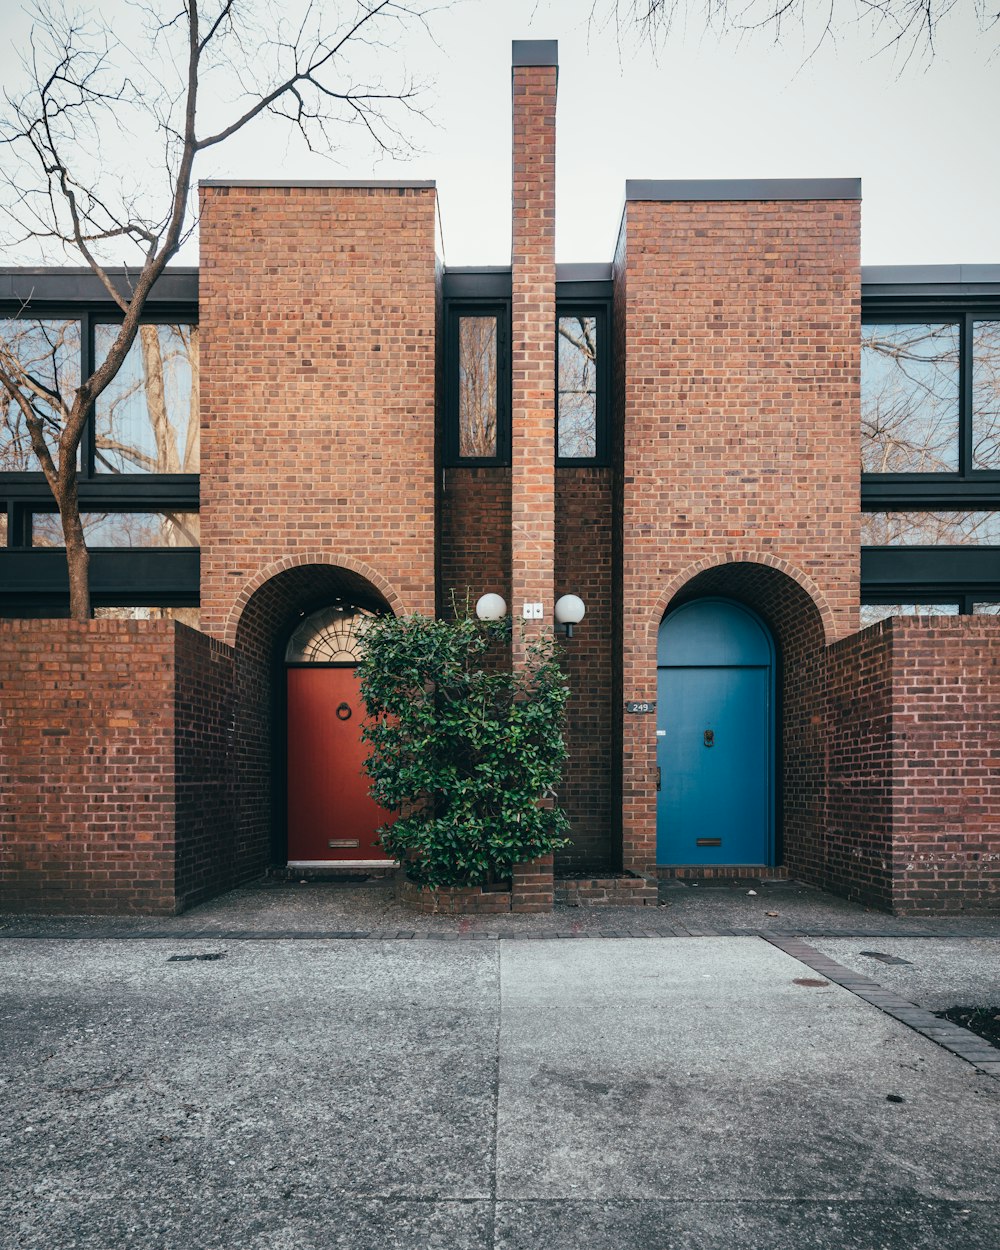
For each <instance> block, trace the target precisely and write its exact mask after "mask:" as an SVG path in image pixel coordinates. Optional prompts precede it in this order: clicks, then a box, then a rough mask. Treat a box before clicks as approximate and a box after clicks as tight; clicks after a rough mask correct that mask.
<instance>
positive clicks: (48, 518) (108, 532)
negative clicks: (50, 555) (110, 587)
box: [31, 512, 201, 547]
mask: <svg viewBox="0 0 1000 1250" xmlns="http://www.w3.org/2000/svg"><path fill="white" fill-rule="evenodd" d="M81 519H82V521H83V534H84V538H85V539H86V542H87V546H88V547H197V546H198V543H199V540H200V536H201V530H200V525H199V519H200V518H199V515H198V513H197V512H84V513H83V515H82V518H81ZM31 545H32V547H62V546H63V532H62V523H61V521H60V520H59V515H58V513H56V512H34V513H32V516H31Z"/></svg>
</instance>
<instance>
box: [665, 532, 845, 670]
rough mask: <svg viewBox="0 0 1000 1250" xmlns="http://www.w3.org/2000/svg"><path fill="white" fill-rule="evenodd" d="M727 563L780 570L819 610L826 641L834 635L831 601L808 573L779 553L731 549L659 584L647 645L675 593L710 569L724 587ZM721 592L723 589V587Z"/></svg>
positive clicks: (683, 591) (834, 625)
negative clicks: (777, 554)
mask: <svg viewBox="0 0 1000 1250" xmlns="http://www.w3.org/2000/svg"><path fill="white" fill-rule="evenodd" d="M730 565H760V566H762V567H764V568H768V569H774V570H776V571H777V572H778V573H783V574H784V575H785V577H788V578H791V580H792V581H793V582H795V583H796V585H797V586H799V587H800V588H801V589H802V590H803V591H805V593H806V595H808V597H809V599H810V600H811V602H812V605H813V607H814V608H815V609H816V611H817V612H818V614H819V618H820V621H821V622H822V627H823V640H824V642H825V643H827V644H828V645H829V643H830V642H832V641H833V640H834V639H835V638H836V637H837V630H836V622H835V620H834V616H833V612H832V610H831V608H830V605H829V604H828V603H827V601H826V596H825V595H824V594H823V592H822V591H821V590H820V588H819V587H818V586H817V585H816V583H815V582H814V581H813V579H812V578H811V577H810V576H809V575H808V573H803V571H802V570H801V569H799V568H796V566H795V565H794V564H789V562H788V561H787V560H782V559H780V558H779V557H778V556H774V555H771V554H769V553H767V552H757V551H733V552H728V553H726V554H725V555H719V556H706V557H705V559H703V560H698V561H697V562H696V563H694V564H689V565H688V567H687V568H686V569H684V570H683V571H682V572H680V573H678V574H677V575H676V576H675V577H673V578H671V580H670V581H669V582H668V583H667V584H666V586H664V587H663V588H662V590H661V591H660V593H659V594H658V595H657V596H656V599H655V601H654V603H653V605H652V608H651V611H650V614H649V617H648V622H647V629H648V631H649V645H650V646H651V647H652V648H653V650H654V654H655V648H656V638H657V633H658V631H659V628H660V622H661V621H662V620H663V617H664V615H665V614H666V612H667V609H668V608H669V607H670V605H671V604H672V603H673V601H674V600H675V599H677V598H678V596H681V595H683V594H684V593H685V590H686V589H689V588H691V587H692V584H693V583H694V582H695V579H700V580H701V581H702V583H704V582H705V581H708V580H710V579H708V578H704V577H703V575H704V574H707V573H710V571H711V570H719V571H720V574H721V575H720V574H717V575H716V577H715V578H712V579H711V580H716V581H718V582H719V584H720V587H724V584H725V580H726V579H725V576H724V570H725V569H726V568H727V567H728V566H730ZM723 593H724V590H723Z"/></svg>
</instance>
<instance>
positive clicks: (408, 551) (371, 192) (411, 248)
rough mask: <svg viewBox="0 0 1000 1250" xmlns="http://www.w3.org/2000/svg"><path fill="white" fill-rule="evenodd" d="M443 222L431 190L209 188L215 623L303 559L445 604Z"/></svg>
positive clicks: (206, 380) (204, 227)
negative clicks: (438, 526)
mask: <svg viewBox="0 0 1000 1250" xmlns="http://www.w3.org/2000/svg"><path fill="white" fill-rule="evenodd" d="M436 229H437V222H436V205H435V192H434V189H433V187H422V186H417V187H401V186H399V187H397V186H371V187H359V186H355V187H338V186H285V187H273V186H272V187H268V186H259V187H246V186H215V185H209V186H204V187H203V188H202V218H201V288H200V297H199V309H200V314H199V315H200V323H201V377H202V380H201V411H202V440H201V481H202V513H201V516H202V520H201V537H202V569H201V613H202V616H201V620H202V628H203V629H204V630H205V631H206V632H207V633H210V634H213V635H214V636H215V637H217V638H221V639H223V640H224V641H226V642H229V643H230V644H232V643H233V642H234V641H235V638H236V631H237V628H238V625H239V619H240V615H241V613H242V611H243V609H244V608H245V606H246V604H247V602H249V599H250V597H251V595H252V594H253V591H254V589H256V586H257V584H259V579H260V576H261V574H262V573H266V572H267V571H268V570H270V571H271V572H278V571H281V568H282V567H286V566H287V562H289V561H291V560H301V558H302V557H303V556H305V557H310V558H311V557H314V556H315V557H317V562H327V563H337V564H343V563H345V562H346V563H350V562H351V561H354V562H359V564H360V565H361V566H364V567H366V568H368V569H370V570H373V571H374V574H375V575H377V577H379V578H381V579H384V581H385V583H386V584H387V585H388V586H390V587H391V588H392V590H393V591H394V592H395V594H396V595H397V596H398V598H399V601H400V602H401V604H402V605H403V607H404V608H405V610H406V611H410V612H427V613H433V611H434V606H435V600H434V431H435V395H436V386H435V371H436V337H437V336H436V332H435V331H436V303H437V268H436V256H435V238H436ZM251 430H252V435H251V436H248V431H251ZM359 564H358V563H355V564H352V565H351V567H354V568H357V567H359Z"/></svg>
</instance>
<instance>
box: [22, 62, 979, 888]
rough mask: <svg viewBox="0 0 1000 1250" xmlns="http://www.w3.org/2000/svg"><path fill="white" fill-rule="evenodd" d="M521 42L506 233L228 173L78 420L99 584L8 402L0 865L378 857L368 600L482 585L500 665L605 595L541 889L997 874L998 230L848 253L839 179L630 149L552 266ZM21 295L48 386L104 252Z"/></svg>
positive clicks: (91, 335) (384, 201) (96, 311)
mask: <svg viewBox="0 0 1000 1250" xmlns="http://www.w3.org/2000/svg"><path fill="white" fill-rule="evenodd" d="M513 52H514V55H513V61H514V64H513V107H514V126H513V248H512V263H511V266H510V268H509V269H495V268H490V269H479V270H477V269H464V268H463V269H447V268H444V267H443V266H442V264H441V263H440V261H439V259H438V255H439V253H438V247H437V243H438V234H437V231H438V221H439V218H438V213H437V203H436V192H435V188H434V185H433V184H431V183H410V184H402V183H343V182H330V183H293V182H255V183H253V184H246V183H225V184H220V183H205V184H202V187H201V211H202V219H201V262H200V265H199V266H198V269H197V270H180V269H178V270H174V271H172V272H170V273H169V274H168V275H166V276H165V277H164V278H163V279H162V280H161V281H160V283H159V284H158V287H157V289H156V290H155V291H154V294H153V296H152V297H151V301H150V304H149V316H148V319H147V321H148V324H147V325H146V326H144V328H143V332H142V334H141V336H140V339H139V340H137V342H136V346H135V348H134V350H133V355H132V357H130V361H129V363H128V364H127V366H126V368H125V369H124V370H123V373H122V375H120V377H119V379H118V381H117V382H116V384H115V386H114V387H113V388H112V389H111V390H110V391H109V392H107V393H106V394H105V396H103V397H102V400H101V402H100V403H99V405H98V409H97V412H96V413H95V417H94V420H93V422H92V428H90V429H89V430H88V432H87V436H86V438H85V441H84V447H83V449H82V454H81V467H80V498H81V503H82V506H83V509H84V513H85V522H86V525H87V529H88V538H89V545H90V547H91V549H92V551H93V555H92V561H91V584H92V593H93V601H94V604H95V618H96V619H95V620H94V621H93V622H91V623H89V624H78V623H72V622H69V621H67V620H65V619H64V618H65V616H66V613H67V604H68V599H67V589H66V587H67V582H66V574H65V560H64V555H63V553H62V552H60V551H59V550H58V544H59V541H60V537H59V529H58V519H57V518H55V517H54V514H53V511H52V502H51V497H50V496H49V495H48V493H47V490H46V487H45V483H44V480H43V478H42V475H41V474H40V473H39V472H37V466H34V464H33V462H32V460H31V457H30V448H29V447H28V444H27V442H26V438H25V431H24V429H23V428H22V426H21V425H20V423H19V416H18V412H17V410H16V408H15V406H14V405H13V404H8V405H7V406H6V408H5V416H4V420H5V425H4V427H3V430H2V441H0V526H2V527H3V529H2V541H3V544H4V545H3V547H2V549H0V615H2V616H3V618H4V619H3V620H0V729H2V735H3V754H2V760H0V791H2V795H3V808H2V814H0V836H2V861H0V906H2V907H10V908H22V909H48V910H150V911H172V910H175V909H179V908H182V907H185V906H189V905H191V904H192V903H195V902H197V901H200V900H202V899H204V898H206V897H209V896H211V895H212V894H213V893H217V892H219V891H221V890H223V889H226V888H228V887H230V886H232V885H234V884H236V883H238V882H240V881H243V880H246V879H249V878H251V877H253V876H256V875H259V874H261V873H263V872H265V871H267V870H268V869H273V868H278V869H280V868H282V867H284V866H285V865H287V864H290V863H291V864H293V865H295V864H300V865H305V864H310V865H316V864H319V865H329V864H339V865H343V864H345V863H349V864H355V865H364V864H369V863H371V862H373V861H374V862H378V860H379V857H380V852H379V849H378V847H377V844H375V843H374V841H373V838H372V834H373V830H374V828H375V827H376V825H377V823H378V820H379V819H380V816H379V814H378V813H377V811H375V809H374V808H373V805H372V804H371V801H370V800H369V799H368V798H367V795H366V793H365V787H364V782H363V779H362V777H361V773H360V765H359V758H360V757H359V756H358V748H359V740H358V736H357V734H358V726H359V722H360V716H359V715H357V714H356V713H357V712H358V708H357V698H356V687H355V686H354V685H352V683H353V680H354V679H353V670H352V668H351V661H352V659H353V658H354V657H355V656H356V648H357V643H358V638H359V636H360V635H362V634H363V627H364V621H365V619H366V618H367V617H368V615H370V614H371V613H378V612H395V613H404V612H419V613H426V614H433V613H438V614H445V615H447V614H449V613H450V612H452V611H454V610H455V605H456V604H458V605H459V606H461V605H464V604H466V603H473V604H474V603H475V602H476V601H477V600H478V598H479V597H480V596H481V595H483V594H485V593H489V592H492V593H496V594H500V595H501V596H502V597H503V598H504V600H505V601H506V603H507V604H508V605H509V607H510V610H511V613H512V615H513V616H514V617H515V619H516V621H517V622H518V627H517V628H516V629H515V631H514V644H513V656H512V659H513V662H514V663H517V662H518V659H519V655H520V649H521V647H522V646H523V639H525V638H529V637H530V636H531V634H532V631H539V630H549V629H551V628H552V627H553V612H554V604H555V602H556V600H557V599H558V598H560V597H561V596H563V595H565V594H573V595H577V596H579V597H580V598H582V599H583V601H584V603H585V605H586V616H585V617H584V619H583V621H582V623H581V624H579V626H578V627H577V628H576V630H575V633H574V636H573V638H572V640H571V641H570V642H568V643H567V650H566V662H567V666H568V670H569V674H570V681H571V684H572V689H573V695H572V703H571V710H570V727H569V746H570V762H569V767H568V769H567V775H566V779H565V786H564V790H563V793H562V794H561V796H560V801H561V803H562V804H563V806H564V807H565V809H566V811H567V812H568V814H569V816H570V819H571V822H572V845H571V846H570V847H569V848H567V850H566V851H565V852H564V853H563V854H562V855H561V856H559V857H558V858H557V862H556V864H555V874H556V883H557V892H558V890H559V889H562V890H564V891H569V892H576V893H577V894H578V895H579V896H580V897H581V898H582V899H588V898H590V899H593V900H595V901H598V900H600V899H602V898H609V899H615V900H619V901H621V900H630V901H635V902H641V901H643V900H644V899H645V898H648V897H649V896H650V893H651V888H650V885H649V882H650V881H652V880H654V879H655V877H656V876H657V875H671V874H678V875H697V874H703V875H712V874H731V873H733V872H734V871H739V872H749V871H753V872H760V871H764V872H767V873H776V874H780V873H790V874H792V875H794V876H796V877H799V878H801V879H803V880H805V881H809V882H812V883H814V884H816V885H820V886H823V887H825V888H828V889H832V890H835V891H838V892H840V893H842V894H845V895H847V896H849V897H852V898H855V899H859V900H862V901H864V902H866V903H870V904H872V905H875V906H879V907H883V908H887V909H896V910H899V911H913V912H917V911H949V910H960V909H963V908H970V909H985V908H995V907H997V906H998V905H1000V779H998V773H997V765H998V763H1000V745H998V732H997V723H998V711H1000V621H998V619H997V614H998V613H1000V267H997V268H993V267H965V268H961V267H957V266H956V267H954V268H951V267H931V268H912V269H911V268H906V269H898V268H891V269H873V270H863V269H862V268H861V265H860V244H859V232H860V186H859V184H858V182H856V181H854V180H830V181H824V180H806V181H762V182H761V181H735V182H677V181H667V182H629V183H627V184H626V188H625V204H624V209H623V213H622V218H621V226H620V230H619V235H618V239H617V243H616V246H615V247H614V253H613V260H612V261H611V262H610V263H607V264H581V265H568V266H562V265H559V266H557V265H556V263H555V247H554V227H555V211H556V206H555V143H556V140H555V133H556V132H555V118H556V96H557V72H558V71H557V66H556V47H555V44H554V43H547V42H522V43H515V44H514V49H513ZM119 280H120V281H122V282H123V283H124V282H125V276H124V274H123V275H120V276H119ZM0 301H2V302H3V310H5V311H3V316H4V317H6V320H5V321H4V323H3V326H4V334H5V337H6V338H7V339H8V341H11V340H12V339H18V340H19V344H20V349H21V354H22V356H24V357H25V358H26V359H28V360H29V361H31V363H32V368H33V369H34V370H35V372H36V374H37V375H38V376H40V377H52V378H57V377H58V378H59V379H60V381H61V384H63V385H65V384H66V383H67V381H68V382H69V383H70V384H71V383H72V378H73V376H74V370H75V371H79V370H80V369H84V370H87V369H89V367H90V364H91V362H92V361H93V360H94V358H95V356H98V355H99V353H100V351H101V344H102V339H103V337H104V336H106V335H107V334H108V333H109V330H108V327H109V325H112V324H113V323H114V320H115V309H114V306H113V305H112V304H111V303H110V302H109V301H107V299H106V298H102V292H101V291H100V289H99V287H98V286H97V283H96V281H95V280H94V279H93V278H92V277H91V276H90V275H89V274H87V273H83V272H80V271H68V270H44V271H30V272H29V271H25V270H14V269H8V270H4V271H2V272H0ZM534 604H540V605H541V616H540V617H537V616H534V615H531V616H528V617H527V618H526V617H525V609H526V607H527V605H534ZM192 626H195V627H196V628H192ZM862 626H864V628H862ZM361 713H362V714H363V709H361ZM331 761H334V763H331ZM333 810H336V812H337V820H336V822H334V823H335V825H336V827H334V825H331V824H330V823H329V813H330V812H331V811H333ZM324 822H325V823H324ZM547 874H548V868H547V866H546V865H542V866H541V867H536V870H535V871H534V873H533V875H532V876H531V877H530V879H526V880H527V884H526V885H525V890H526V891H527V894H526V897H527V896H530V898H529V902H528V904H527V906H529V907H530V906H539V905H543V904H544V898H545V895H546V892H547V891H550V890H551V886H550V885H549V884H548V883H547ZM560 883H561V884H560ZM539 899H541V900H543V902H542V903H539V902H538V900H539Z"/></svg>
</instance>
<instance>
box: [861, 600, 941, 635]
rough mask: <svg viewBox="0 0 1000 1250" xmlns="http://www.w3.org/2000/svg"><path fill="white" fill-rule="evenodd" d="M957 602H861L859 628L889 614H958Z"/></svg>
mask: <svg viewBox="0 0 1000 1250" xmlns="http://www.w3.org/2000/svg"><path fill="white" fill-rule="evenodd" d="M958 613H959V605H958V604H957V603H863V604H862V605H861V628H862V629H864V628H865V626H867V625H874V624H875V622H876V621H884V620H885V619H886V617H889V616H958Z"/></svg>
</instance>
